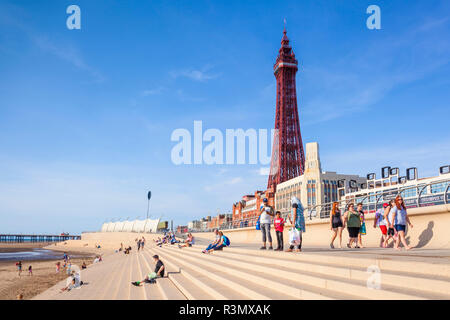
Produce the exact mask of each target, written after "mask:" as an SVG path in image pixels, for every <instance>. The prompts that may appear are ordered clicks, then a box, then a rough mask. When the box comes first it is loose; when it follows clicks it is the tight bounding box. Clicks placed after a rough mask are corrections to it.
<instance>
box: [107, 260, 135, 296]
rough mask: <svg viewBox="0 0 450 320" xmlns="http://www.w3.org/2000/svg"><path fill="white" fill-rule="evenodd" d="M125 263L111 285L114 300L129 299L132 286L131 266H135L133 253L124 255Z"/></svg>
mask: <svg viewBox="0 0 450 320" xmlns="http://www.w3.org/2000/svg"><path fill="white" fill-rule="evenodd" d="M124 259H125V261H124V265H123V266H122V270H121V272H120V273H119V276H118V277H117V278H116V279H115V281H116V282H115V283H113V285H112V287H111V297H112V300H129V299H130V287H131V268H132V266H133V254H129V255H124Z"/></svg>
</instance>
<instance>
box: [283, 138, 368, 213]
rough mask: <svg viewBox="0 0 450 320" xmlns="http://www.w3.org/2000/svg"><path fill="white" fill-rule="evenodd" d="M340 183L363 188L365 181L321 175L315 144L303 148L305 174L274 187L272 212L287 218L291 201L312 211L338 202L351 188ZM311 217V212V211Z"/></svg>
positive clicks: (331, 173)
mask: <svg viewBox="0 0 450 320" xmlns="http://www.w3.org/2000/svg"><path fill="white" fill-rule="evenodd" d="M340 181H341V184H342V182H343V181H344V182H350V181H355V182H356V184H357V185H360V184H364V183H366V181H367V178H364V177H360V176H358V175H350V174H339V173H336V172H333V171H322V165H321V162H320V156H319V144H318V143H317V142H312V143H307V144H306V160H305V173H304V174H303V175H301V176H298V177H296V178H294V179H291V180H288V181H286V182H283V183H280V184H278V185H277V191H276V193H275V208H276V210H278V211H280V212H281V214H283V215H286V214H287V213H289V212H290V210H291V198H292V197H293V196H295V197H297V198H298V199H299V200H300V201H301V203H302V204H303V206H304V207H305V208H314V207H318V206H321V205H322V204H324V203H330V202H333V201H338V200H340V198H341V197H342V196H343V194H345V193H346V192H348V191H350V184H349V183H343V184H342V186H341V187H340ZM312 212H313V213H314V210H312Z"/></svg>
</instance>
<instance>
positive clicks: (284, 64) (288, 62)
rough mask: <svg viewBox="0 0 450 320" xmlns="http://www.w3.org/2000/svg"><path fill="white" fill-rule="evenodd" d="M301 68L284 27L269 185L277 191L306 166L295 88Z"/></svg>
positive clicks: (278, 66)
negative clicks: (296, 77) (283, 183)
mask: <svg viewBox="0 0 450 320" xmlns="http://www.w3.org/2000/svg"><path fill="white" fill-rule="evenodd" d="M297 70H298V61H297V60H296V59H295V54H294V51H293V50H292V47H291V46H290V45H289V39H288V37H287V35H286V28H284V31H283V38H282V39H281V48H280V50H279V53H278V57H277V60H276V63H275V65H274V74H275V78H276V79H277V110H276V115H275V130H276V131H275V136H274V142H273V148H272V159H271V165H270V174H269V181H268V184H267V188H268V189H272V190H274V191H275V188H276V185H277V184H279V183H281V182H284V181H286V180H289V179H292V178H295V177H297V176H299V175H302V174H303V171H304V168H305V153H304V150H303V143H302V136H301V134H300V122H299V119H298V109H297V92H296V87H295V75H296V73H297Z"/></svg>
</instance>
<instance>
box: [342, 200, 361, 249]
mask: <svg viewBox="0 0 450 320" xmlns="http://www.w3.org/2000/svg"><path fill="white" fill-rule="evenodd" d="M345 226H347V230H348V235H349V238H350V240H349V242H348V243H347V247H348V248H352V244H353V243H355V248H359V246H358V234H359V229H360V228H361V218H360V214H359V212H356V211H355V205H354V204H353V203H350V204H349V205H348V210H347V212H345V214H344V227H345Z"/></svg>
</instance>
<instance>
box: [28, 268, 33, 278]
mask: <svg viewBox="0 0 450 320" xmlns="http://www.w3.org/2000/svg"><path fill="white" fill-rule="evenodd" d="M32 275H33V267H32V266H29V267H28V276H32Z"/></svg>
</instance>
